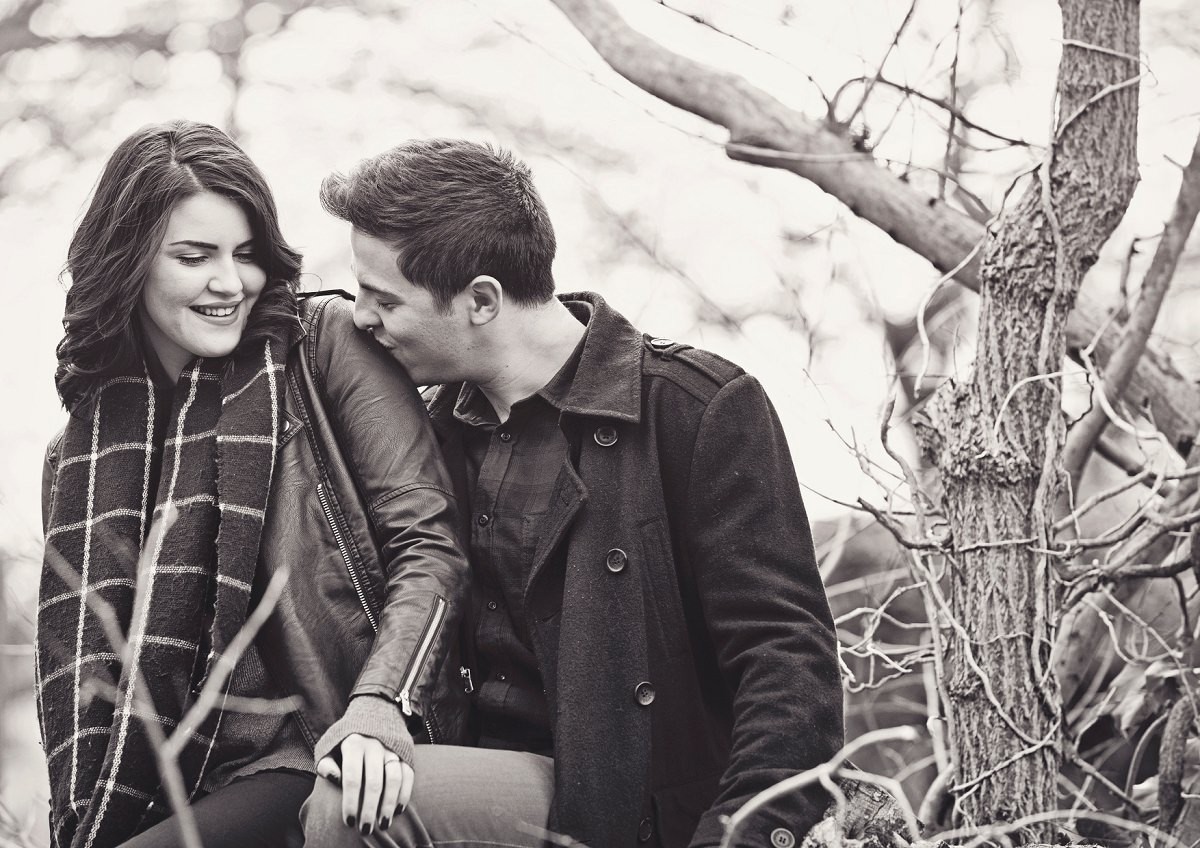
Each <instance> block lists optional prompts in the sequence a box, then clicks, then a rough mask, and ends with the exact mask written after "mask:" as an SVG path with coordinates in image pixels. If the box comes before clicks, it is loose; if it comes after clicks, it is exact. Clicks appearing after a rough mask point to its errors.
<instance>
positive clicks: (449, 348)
mask: <svg viewBox="0 0 1200 848" xmlns="http://www.w3.org/2000/svg"><path fill="white" fill-rule="evenodd" d="M350 257H351V258H350V261H351V267H352V268H353V270H354V274H355V276H356V277H357V278H358V299H357V300H356V301H355V304H354V324H355V326H357V327H358V328H359V329H360V330H366V331H367V332H368V333H370V334H371V335H372V336H373V337H374V339H375V341H377V342H379V344H380V345H381V346H382V347H384V348H385V349H386V350H387V351H388V353H390V354H391V355H392V358H393V359H395V360H396V361H397V362H399V363H400V364H401V365H403V366H404V368H405V369H406V370H407V371H408V373H409V376H411V377H412V378H413V382H415V383H417V385H421V386H429V385H434V384H436V383H450V382H457V381H459V380H464V379H467V377H466V374H465V368H464V360H465V357H466V355H467V352H468V350H469V344H468V339H467V335H466V334H467V331H468V330H469V329H470V323H469V322H468V321H467V319H466V317H465V315H464V314H463V310H462V309H461V308H460V306H461V304H460V303H459V298H455V299H454V300H453V301H451V303H450V308H449V309H448V310H444V311H443V310H441V309H439V308H438V305H437V303H436V302H435V301H434V299H433V294H432V293H431V292H430V291H429V290H428V289H424V288H421V287H420V286H415V285H413V284H412V283H410V282H409V281H408V280H407V279H405V277H404V275H403V274H401V273H400V269H399V268H398V267H397V265H396V257H397V253H396V251H395V250H393V249H392V248H391V247H390V246H389V245H388V244H387V242H385V241H382V240H381V239H377V238H375V237H373V236H369V235H367V234H366V233H363V232H360V231H359V230H357V229H354V228H352V229H351V231H350Z"/></svg>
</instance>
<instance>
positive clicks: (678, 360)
mask: <svg viewBox="0 0 1200 848" xmlns="http://www.w3.org/2000/svg"><path fill="white" fill-rule="evenodd" d="M642 341H643V343H644V344H645V346H646V351H647V353H648V355H647V356H646V357H645V358H644V360H643V365H642V370H643V371H644V372H645V373H646V374H652V375H656V376H659V377H664V378H666V379H667V380H670V381H672V382H673V383H675V384H676V385H678V386H679V387H680V388H682V389H685V390H687V391H688V392H690V393H691V394H693V395H695V396H696V397H697V398H699V399H700V400H703V401H705V402H707V401H708V400H710V399H711V398H712V396H713V395H715V394H716V393H717V392H718V391H720V389H721V388H722V387H724V386H725V384H726V383H728V382H730V381H731V380H733V379H735V378H737V377H740V376H741V375H742V374H744V373H745V372H744V371H743V370H742V369H741V368H739V367H738V366H737V365H734V364H733V363H732V362H730V361H729V360H728V359H725V358H724V357H721V356H717V354H715V353H712V352H710V351H707V350H702V349H701V348H698V347H692V346H691V345H688V344H684V343H683V342H676V341H672V340H671V339H665V338H661V337H654V336H649V335H646V336H643V339H642Z"/></svg>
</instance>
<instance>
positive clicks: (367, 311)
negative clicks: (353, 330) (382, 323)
mask: <svg viewBox="0 0 1200 848" xmlns="http://www.w3.org/2000/svg"><path fill="white" fill-rule="evenodd" d="M365 301H366V298H365V297H363V296H362V295H359V296H358V298H356V299H355V301H354V326H355V327H358V329H360V330H370V329H373V328H375V327H378V326H379V316H378V315H376V314H375V310H374V309H371V308H369V307H368V306H367V304H366V302H365Z"/></svg>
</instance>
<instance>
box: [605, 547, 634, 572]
mask: <svg viewBox="0 0 1200 848" xmlns="http://www.w3.org/2000/svg"><path fill="white" fill-rule="evenodd" d="M627 562H629V557H628V555H627V554H626V553H625V552H624V551H623V550H621V549H620V548H613V549H612V550H611V551H609V552H608V556H606V557H605V558H604V564H605V565H607V566H608V570H609V571H611V572H612V573H613V574H618V573H620V572H622V571H624V570H625V563H627Z"/></svg>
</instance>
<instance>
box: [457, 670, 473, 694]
mask: <svg viewBox="0 0 1200 848" xmlns="http://www.w3.org/2000/svg"><path fill="white" fill-rule="evenodd" d="M458 676H459V677H461V678H462V679H463V691H464V692H466V693H467V694H468V695H470V694H471V693H472V692H474V691H475V681H473V680H471V669H469V668H467V667H466V666H465V665H464V666H459V669H458Z"/></svg>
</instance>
